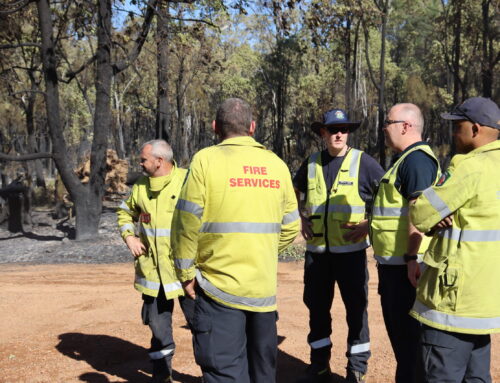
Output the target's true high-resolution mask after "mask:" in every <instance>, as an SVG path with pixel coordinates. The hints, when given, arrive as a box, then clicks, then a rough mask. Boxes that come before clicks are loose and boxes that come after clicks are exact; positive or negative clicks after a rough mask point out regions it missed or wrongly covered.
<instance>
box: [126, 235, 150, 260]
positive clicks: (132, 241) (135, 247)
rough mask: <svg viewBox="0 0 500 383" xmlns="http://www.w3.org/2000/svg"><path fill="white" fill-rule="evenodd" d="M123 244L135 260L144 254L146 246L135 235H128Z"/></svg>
mask: <svg viewBox="0 0 500 383" xmlns="http://www.w3.org/2000/svg"><path fill="white" fill-rule="evenodd" d="M125 243H126V244H127V246H128V248H129V250H130V252H131V253H132V255H133V256H134V257H136V258H137V257H140V256H141V255H143V254H145V253H146V246H144V244H143V243H142V242H141V240H140V239H139V237H136V236H135V235H129V236H128V237H127V238H125Z"/></svg>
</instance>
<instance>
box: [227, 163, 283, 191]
mask: <svg viewBox="0 0 500 383" xmlns="http://www.w3.org/2000/svg"><path fill="white" fill-rule="evenodd" d="M242 170H243V174H242V175H247V177H233V178H230V179H229V186H230V187H232V188H234V187H254V188H269V189H279V188H280V187H281V184H280V180H276V179H271V178H256V177H248V175H260V176H267V175H268V173H267V167H265V166H250V165H245V166H243V169H242Z"/></svg>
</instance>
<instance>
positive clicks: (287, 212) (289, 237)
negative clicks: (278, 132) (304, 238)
mask: <svg viewBox="0 0 500 383" xmlns="http://www.w3.org/2000/svg"><path fill="white" fill-rule="evenodd" d="M287 173H288V169H287ZM284 207H285V209H284V215H283V220H282V221H281V234H280V240H279V245H278V251H279V252H280V253H281V252H282V251H283V250H285V249H286V248H287V247H288V246H289V245H290V244H291V243H292V242H293V240H294V239H295V237H296V236H297V233H298V232H299V229H300V223H299V218H300V217H299V210H298V207H297V197H296V195H295V191H294V188H293V185H292V180H291V178H290V175H289V173H288V177H287V181H286V191H285V201H284Z"/></svg>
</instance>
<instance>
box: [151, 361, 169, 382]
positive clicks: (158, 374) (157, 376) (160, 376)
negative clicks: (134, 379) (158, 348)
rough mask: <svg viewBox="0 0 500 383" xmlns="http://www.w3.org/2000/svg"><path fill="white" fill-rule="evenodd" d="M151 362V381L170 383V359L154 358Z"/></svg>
mask: <svg viewBox="0 0 500 383" xmlns="http://www.w3.org/2000/svg"><path fill="white" fill-rule="evenodd" d="M152 362H153V378H152V379H151V383H172V382H173V380H172V368H171V367H170V366H171V364H170V363H171V360H170V359H165V358H162V359H155V360H153V361H152Z"/></svg>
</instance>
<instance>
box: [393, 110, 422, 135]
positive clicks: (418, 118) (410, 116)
mask: <svg viewBox="0 0 500 383" xmlns="http://www.w3.org/2000/svg"><path fill="white" fill-rule="evenodd" d="M394 106H397V107H398V109H399V110H398V112H399V113H401V114H400V115H401V116H402V117H401V118H402V119H407V120H409V121H410V122H411V123H412V125H413V126H414V127H415V128H416V130H417V131H418V132H419V133H420V134H422V133H423V131H424V116H423V114H422V111H421V110H420V108H419V107H418V106H417V105H415V104H410V103H403V104H396V105H394Z"/></svg>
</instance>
